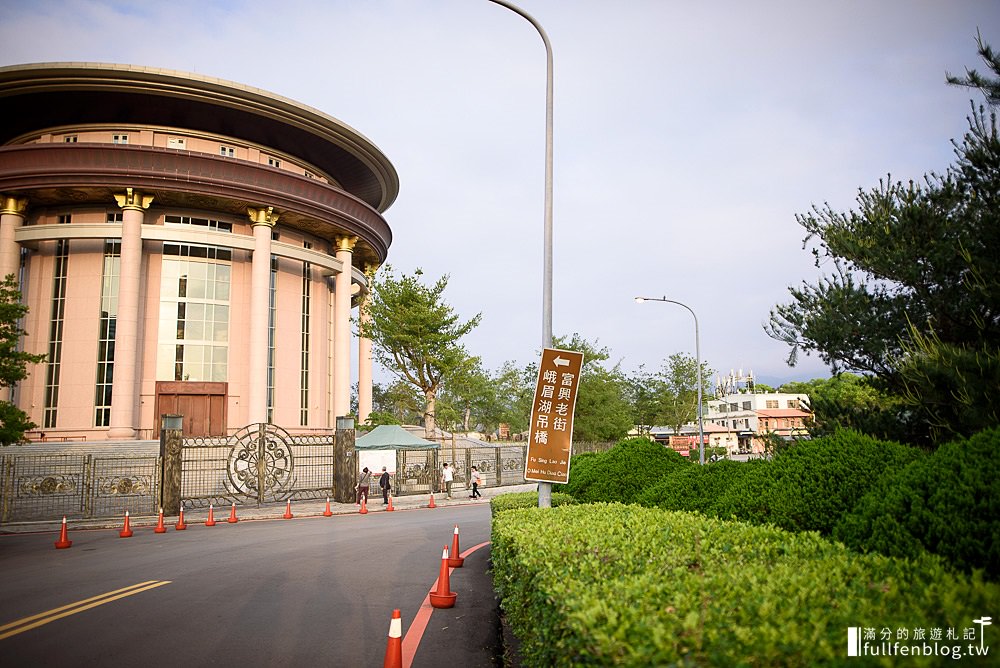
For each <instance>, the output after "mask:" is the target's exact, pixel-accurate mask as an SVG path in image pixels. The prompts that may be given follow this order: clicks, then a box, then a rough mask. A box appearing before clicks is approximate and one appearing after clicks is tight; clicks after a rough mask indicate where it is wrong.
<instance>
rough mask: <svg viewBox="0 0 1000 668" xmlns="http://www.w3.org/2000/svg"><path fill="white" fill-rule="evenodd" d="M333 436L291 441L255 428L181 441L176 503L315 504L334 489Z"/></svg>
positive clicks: (273, 428)
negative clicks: (178, 499)
mask: <svg viewBox="0 0 1000 668" xmlns="http://www.w3.org/2000/svg"><path fill="white" fill-rule="evenodd" d="M335 460H336V458H335V457H334V437H333V433H332V432H331V433H327V434H318V435H300V436H293V435H291V434H289V433H288V432H287V431H286V430H284V429H282V428H281V427H278V426H277V425H273V424H267V423H258V424H250V425H247V426H246V427H243V428H242V429H240V430H239V431H237V432H236V433H234V434H233V435H232V436H227V437H200V438H186V439H184V441H183V445H182V472H181V500H182V501H183V502H184V503H185V504H186V505H188V506H195V507H197V506H202V507H204V506H207V505H208V504H210V503H212V504H215V505H228V504H229V503H231V502H235V503H239V504H245V503H256V504H257V505H258V506H260V505H263V504H266V503H274V502H280V501H284V500H286V499H318V498H323V497H324V496H329V495H331V493H332V490H333V484H334V470H335V466H336V461H335Z"/></svg>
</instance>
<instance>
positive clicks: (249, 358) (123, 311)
mask: <svg viewBox="0 0 1000 668" xmlns="http://www.w3.org/2000/svg"><path fill="white" fill-rule="evenodd" d="M398 188H399V183H398V178H397V175H396V171H395V169H394V168H393V166H392V164H391V163H390V162H389V160H388V159H387V158H386V156H385V155H383V154H382V152H381V151H379V149H378V148H377V147H376V146H375V145H374V144H373V143H372V142H371V141H369V140H368V139H367V138H365V137H364V136H363V135H361V134H360V133H358V132H357V131H356V130H354V129H352V128H351V127H349V126H347V125H345V124H344V123H342V122H340V121H338V120H336V119H335V118H332V117H330V116H328V115H326V114H324V113H322V112H320V111H317V110H315V109H312V108H310V107H307V106H305V105H302V104H299V103H297V102H294V101H292V100H289V99H286V98H283V97H280V96H277V95H274V94H271V93H268V92H266V91H262V90H259V89H256V88H251V87H248V86H243V85H240V84H236V83H232V82H229V81H222V80H219V79H213V78H210V77H204V76H200V75H196V74H188V73H182V72H175V71H170V70H162V69H155V68H145V67H136V66H131V65H107V64H95V63H42V64H31V65H16V66H11V67H2V68H0V206H2V209H0V277H2V276H5V275H7V274H14V275H15V276H16V277H17V279H18V281H19V284H20V286H21V291H22V294H23V298H24V302H25V303H26V304H27V305H28V307H29V308H30V312H29V314H28V317H27V318H26V321H25V322H24V323H23V327H24V329H25V330H27V332H28V334H27V336H25V337H24V340H23V349H24V350H26V351H28V352H32V353H45V354H46V355H47V360H46V361H45V362H43V363H42V364H38V365H35V366H33V367H31V368H30V375H29V377H28V379H27V380H25V381H23V382H22V383H20V385H19V386H18V387H16V388H15V389H14V391H13V392H12V393H11V396H10V400H11V401H13V402H14V403H16V405H18V406H19V407H20V408H21V409H23V410H24V411H26V412H27V413H28V415H29V416H30V418H31V419H32V421H34V422H35V423H37V424H38V425H39V427H38V430H37V431H36V432H34V433H32V434H29V437H31V438H36V439H42V438H44V439H45V440H53V439H82V438H86V439H88V440H109V439H111V440H113V439H136V438H151V437H155V434H157V433H158V429H159V420H160V416H161V415H164V414H182V415H183V416H184V430H185V433H186V434H189V435H223V434H225V433H227V432H229V431H233V430H234V429H237V428H239V427H241V426H243V425H245V424H249V423H255V422H272V423H274V424H277V425H280V426H282V427H284V428H286V429H289V430H290V431H311V430H316V431H319V430H326V429H330V428H332V427H334V425H335V421H336V418H337V416H342V415H347V414H348V413H349V412H350V398H351V395H350V389H351V376H352V374H351V368H350V360H351V349H352V330H351V310H352V306H358V304H359V301H361V300H363V297H364V295H365V294H366V285H367V277H368V276H370V275H371V272H374V270H375V269H376V268H377V266H378V265H379V264H381V263H383V262H384V261H385V259H386V254H387V252H388V249H389V245H390V243H391V241H392V234H391V231H390V229H389V226H388V224H387V223H386V221H385V218H384V217H383V215H382V214H383V212H384V211H385V210H386V209H387V208H388V207H389V206H390V205H391V204H392V202H393V200H394V199H395V198H396V195H397V192H398ZM357 345H358V346H359V354H358V359H359V363H358V365H359V368H358V370H357V376H358V380H359V406H358V413H359V418H360V419H362V420H363V419H364V417H365V416H366V415H367V412H369V411H370V410H371V352H370V351H371V349H370V342H368V341H366V340H360V341H359V342H358V343H357ZM0 398H6V397H0Z"/></svg>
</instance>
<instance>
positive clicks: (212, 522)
mask: <svg viewBox="0 0 1000 668" xmlns="http://www.w3.org/2000/svg"><path fill="white" fill-rule="evenodd" d="M205 526H207V527H214V526H215V509H214V508H213V507H212V504H211V503H210V504H208V519H207V520H205Z"/></svg>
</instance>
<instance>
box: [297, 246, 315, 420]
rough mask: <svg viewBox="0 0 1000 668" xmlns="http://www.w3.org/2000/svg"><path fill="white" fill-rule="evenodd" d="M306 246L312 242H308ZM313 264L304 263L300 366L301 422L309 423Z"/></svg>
mask: <svg viewBox="0 0 1000 668" xmlns="http://www.w3.org/2000/svg"><path fill="white" fill-rule="evenodd" d="M305 247H306V248H310V247H311V244H309V243H307V244H306V245H305ZM311 274H312V265H311V264H309V263H308V262H304V263H303V264H302V355H301V364H300V368H299V424H300V425H301V426H303V427H304V426H306V425H307V424H309V298H310V292H311V288H312V280H310V279H311Z"/></svg>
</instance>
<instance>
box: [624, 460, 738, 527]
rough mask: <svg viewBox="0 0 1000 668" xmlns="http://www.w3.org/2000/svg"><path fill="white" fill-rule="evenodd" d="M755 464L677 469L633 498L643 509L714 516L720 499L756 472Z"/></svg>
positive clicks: (715, 464) (731, 462)
mask: <svg viewBox="0 0 1000 668" xmlns="http://www.w3.org/2000/svg"><path fill="white" fill-rule="evenodd" d="M756 466H757V462H733V461H728V460H723V461H719V462H713V463H710V464H705V466H678V467H676V468H675V469H674V470H673V471H671V472H670V473H668V474H667V476H666V477H665V478H663V479H662V480H660V481H659V482H657V483H655V484H653V485H652V486H650V487H647V488H646V489H644V490H643V491H642V493H640V494H638V495H637V496H636V498H635V501H636V503H638V504H640V505H643V506H650V507H655V508H661V509H663V510H687V511H697V512H700V513H704V514H706V515H717V514H718V508H719V504H720V499H721V498H723V495H724V494H725V493H726V492H727V491H728V490H729V489H730V488H731V487H733V486H734V485H738V484H739V483H740V481H742V480H743V479H745V478H746V477H747V476H748V475H749V474H750V472H751V471H753V470H755V468H756Z"/></svg>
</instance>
